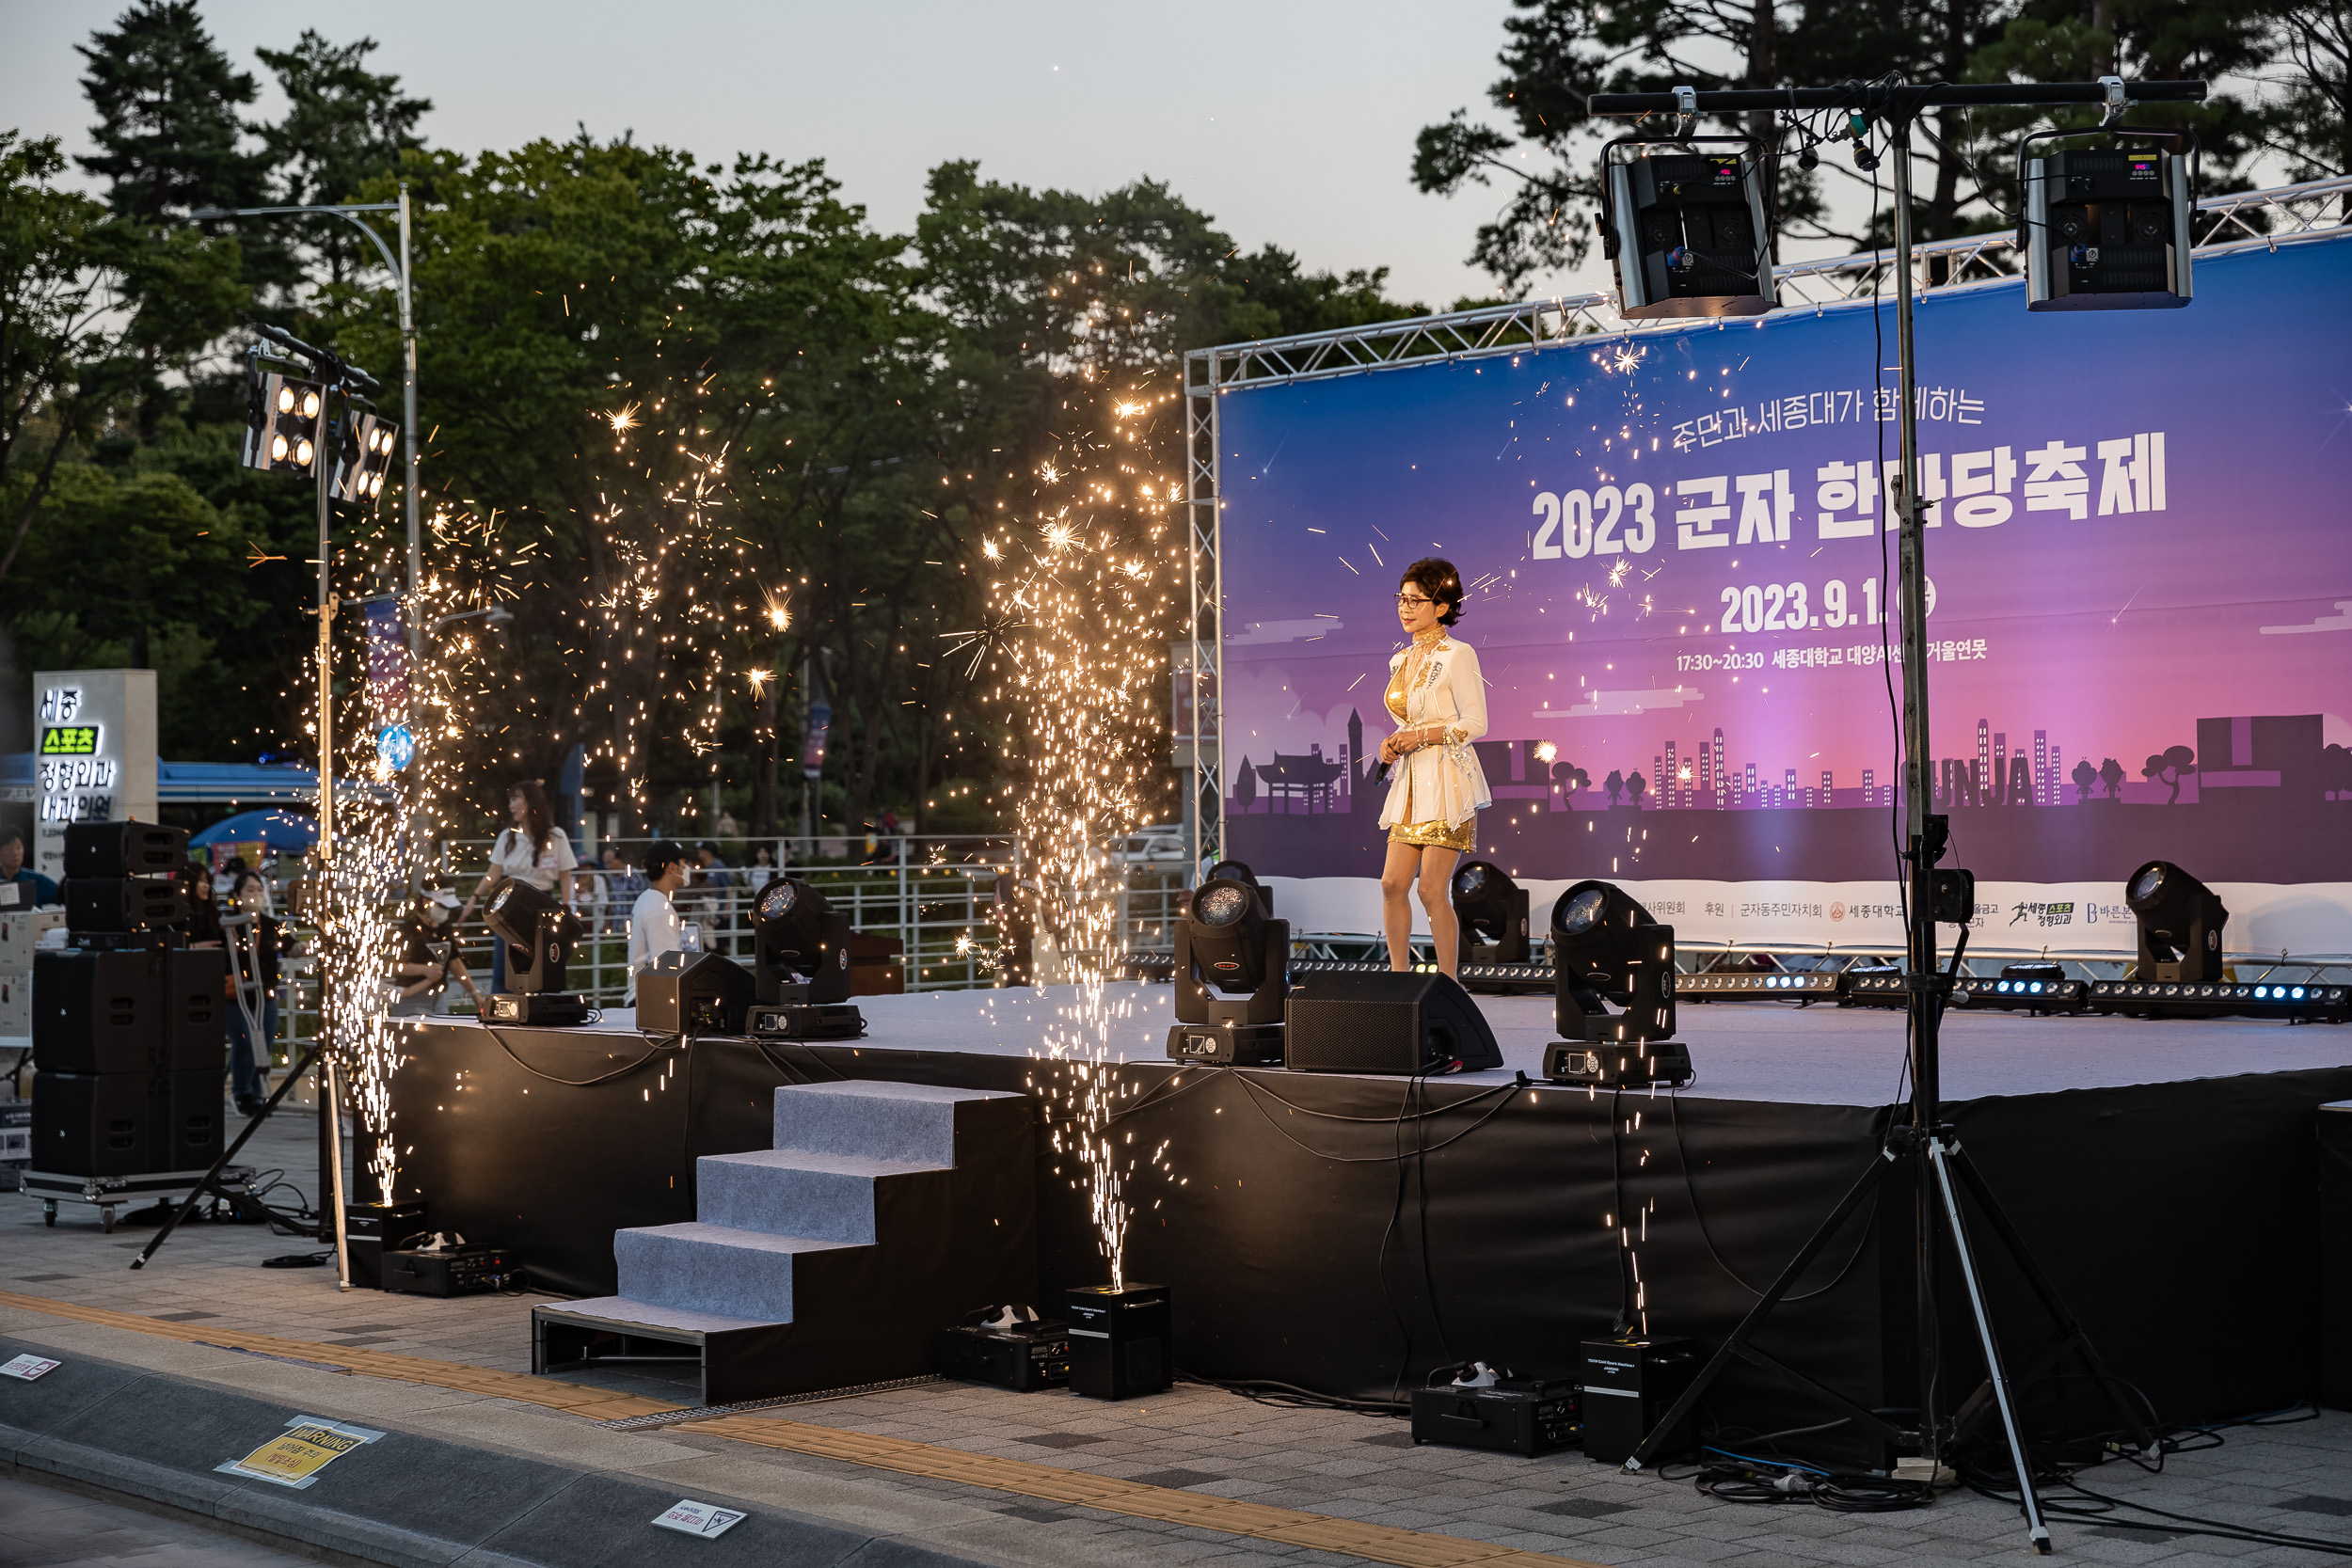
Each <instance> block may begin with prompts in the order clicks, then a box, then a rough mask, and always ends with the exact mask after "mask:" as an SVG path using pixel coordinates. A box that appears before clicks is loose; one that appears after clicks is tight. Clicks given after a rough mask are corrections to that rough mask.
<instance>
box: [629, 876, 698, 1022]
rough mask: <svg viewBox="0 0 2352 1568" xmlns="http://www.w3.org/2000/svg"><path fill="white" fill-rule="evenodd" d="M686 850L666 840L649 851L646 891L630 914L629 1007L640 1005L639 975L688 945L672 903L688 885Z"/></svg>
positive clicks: (639, 897) (638, 897)
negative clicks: (660, 959) (638, 997)
mask: <svg viewBox="0 0 2352 1568" xmlns="http://www.w3.org/2000/svg"><path fill="white" fill-rule="evenodd" d="M686 868H687V859H686V847H685V846H684V845H682V844H678V843H676V842H675V841H673V840H669V839H664V840H663V841H662V842H660V844H657V845H655V846H654V847H652V848H650V849H648V850H646V851H645V891H644V892H643V893H641V894H639V895H637V903H636V906H635V907H634V908H632V909H631V910H630V911H629V914H628V1005H629V1006H632V1007H633V1006H637V976H638V975H640V974H644V972H645V971H646V970H648V969H651V968H652V967H653V966H654V962H655V960H656V959H658V958H660V957H661V955H662V954H664V953H675V952H677V951H678V950H679V949H681V948H683V947H684V946H685V945H686V942H685V940H684V937H683V935H682V934H681V933H680V932H679V930H678V918H677V906H676V905H675V903H673V902H672V901H671V900H672V899H673V898H674V897H675V895H676V893H677V890H678V889H680V888H682V887H684V886H685V885H686Z"/></svg>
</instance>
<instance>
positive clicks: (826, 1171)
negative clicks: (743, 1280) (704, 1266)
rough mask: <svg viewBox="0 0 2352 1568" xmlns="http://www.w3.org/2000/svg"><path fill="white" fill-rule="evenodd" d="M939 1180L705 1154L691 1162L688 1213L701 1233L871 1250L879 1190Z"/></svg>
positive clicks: (823, 1158) (830, 1158)
mask: <svg viewBox="0 0 2352 1568" xmlns="http://www.w3.org/2000/svg"><path fill="white" fill-rule="evenodd" d="M946 1174H947V1169H946V1167H945V1166H942V1165H923V1164H912V1163H909V1162H905V1161H898V1160H866V1159H860V1158H859V1157H857V1156H856V1155H853V1154H818V1153H816V1152H813V1151H812V1150H809V1149H804V1148H760V1149H754V1150H752V1151H751V1152H750V1153H748V1154H707V1155H705V1156H703V1158H702V1159H700V1160H698V1161H696V1162H695V1172H694V1213H695V1215H696V1217H697V1218H699V1219H700V1220H701V1221H702V1222H703V1223H704V1224H705V1225H720V1226H726V1227H730V1228H733V1229H737V1230H757V1231H762V1232H765V1233H766V1234H768V1235H771V1236H805V1237H808V1238H810V1239H812V1240H817V1241H828V1242H854V1243H873V1242H875V1241H876V1240H878V1238H877V1237H876V1235H875V1233H874V1211H875V1207H876V1203H875V1199H876V1195H877V1190H878V1188H879V1187H880V1186H881V1185H882V1183H884V1182H887V1181H891V1180H905V1179H908V1178H922V1177H940V1176H945V1175H946Z"/></svg>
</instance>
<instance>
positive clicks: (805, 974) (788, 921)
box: [749, 877, 866, 1039]
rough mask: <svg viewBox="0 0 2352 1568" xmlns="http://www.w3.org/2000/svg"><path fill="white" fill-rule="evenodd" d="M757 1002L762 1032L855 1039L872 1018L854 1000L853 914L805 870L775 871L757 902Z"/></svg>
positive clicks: (755, 1018) (753, 1021)
mask: <svg viewBox="0 0 2352 1568" xmlns="http://www.w3.org/2000/svg"><path fill="white" fill-rule="evenodd" d="M752 977H753V981H754V983H755V989H756V990H757V991H758V993H759V1002H758V1005H756V1006H753V1007H752V1008H751V1009H750V1015H749V1017H750V1022H749V1032H750V1033H751V1034H752V1035H753V1036H754V1037H778V1038H784V1039H854V1038H856V1037H858V1036H860V1035H862V1034H864V1033H865V1032H866V1018H865V1015H864V1014H862V1013H860V1012H859V1011H858V1010H857V1008H856V1007H854V1006H850V1005H849V1004H848V1002H847V998H848V997H849V994H850V917H849V916H847V915H845V914H843V913H841V912H840V911H837V910H835V909H834V907H833V906H832V905H831V904H828V903H826V902H825V896H824V895H823V894H820V893H818V891H817V890H816V889H815V888H813V887H810V886H809V885H808V883H807V882H805V881H803V879H800V878H798V877H776V878H772V879H770V881H769V883H768V885H767V886H766V887H763V888H761V889H760V890H759V896H758V897H757V898H755V899H754V900H753V901H752Z"/></svg>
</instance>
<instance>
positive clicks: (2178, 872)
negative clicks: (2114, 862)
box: [2123, 861, 2230, 984]
mask: <svg viewBox="0 0 2352 1568" xmlns="http://www.w3.org/2000/svg"><path fill="white" fill-rule="evenodd" d="M2123 902H2124V903H2125V904H2126V905H2128V906H2130V908H2131V911H2132V915H2133V918H2135V919H2136V920H2137V921H2138V922H2139V964H2138V967H2137V968H2136V969H2135V970H2134V971H2133V972H2132V977H2133V978H2134V979H2136V980H2139V981H2142V982H2147V981H2157V982H2163V983H2168V984H2192V983H2210V982H2213V981H2217V980H2219V979H2220V978H2221V977H2222V974H2221V933H2222V930H2223V928H2224V927H2227V926H2228V924H2229V920H2230V911H2229V907H2228V906H2227V905H2225V904H2223V903H2222V902H2221V899H2220V896H2219V895H2217V894H2216V893H2215V892H2214V891H2213V889H2211V888H2209V887H2207V886H2206V885H2205V884H2204V883H2202V882H2201V881H2199V880H2198V879H2196V878H2194V877H2192V876H2190V875H2189V874H2188V873H2187V872H2185V871H2184V870H2182V869H2181V868H2180V867H2179V866H2177V865H2174V864H2173V863H2171V862H2170V861H2150V862H2149V863H2147V864H2145V865H2143V866H2141V867H2140V868H2139V869H2138V870H2137V871H2135V872H2133V873H2132V875H2131V879H2130V880H2129V881H2127V882H2125V883H2124V884H2123Z"/></svg>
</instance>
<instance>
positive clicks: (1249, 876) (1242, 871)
mask: <svg viewBox="0 0 2352 1568" xmlns="http://www.w3.org/2000/svg"><path fill="white" fill-rule="evenodd" d="M1220 878H1223V879H1226V880H1229V881H1235V882H1248V884H1249V885H1250V886H1251V887H1252V888H1254V889H1255V890H1256V891H1257V895H1258V905H1259V907H1260V908H1261V909H1263V910H1264V911H1265V912H1266V913H1268V914H1272V913H1273V912H1274V890H1273V889H1272V888H1270V887H1267V886H1266V885H1265V884H1264V883H1263V882H1261V881H1259V880H1258V879H1257V877H1256V876H1255V875H1254V874H1253V873H1252V872H1251V871H1250V869H1249V867H1248V866H1247V865H1245V864H1243V863H1241V862H1240V861H1219V862H1217V863H1216V864H1215V865H1212V866H1210V867H1209V874H1208V875H1207V876H1205V877H1203V878H1201V879H1200V880H1201V881H1202V882H1203V883H1207V882H1214V881H1216V880H1217V879H1220Z"/></svg>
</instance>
